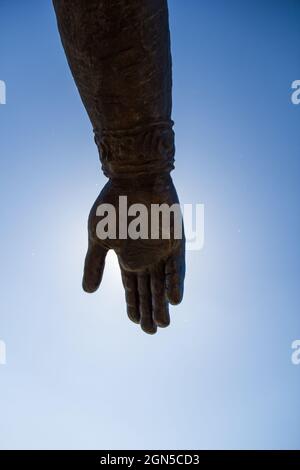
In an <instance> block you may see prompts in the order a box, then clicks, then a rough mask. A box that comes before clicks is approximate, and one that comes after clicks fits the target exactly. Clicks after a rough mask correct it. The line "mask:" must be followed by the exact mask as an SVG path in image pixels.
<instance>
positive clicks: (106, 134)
mask: <svg viewBox="0 0 300 470" xmlns="http://www.w3.org/2000/svg"><path fill="white" fill-rule="evenodd" d="M173 124H174V123H173V121H171V120H169V121H160V122H155V123H152V124H146V125H140V126H137V127H135V128H131V129H124V130H107V129H102V130H101V131H99V130H97V129H95V130H94V133H95V142H96V145H97V147H98V150H99V156H100V161H101V164H102V170H103V172H104V174H105V175H106V176H107V177H109V178H111V179H112V180H114V179H119V180H120V179H121V180H125V179H129V180H135V179H137V177H138V178H141V177H143V176H145V177H146V180H147V181H148V180H149V178H151V177H152V178H153V179H156V178H157V177H158V176H160V175H168V174H169V173H170V172H171V171H172V170H173V168H174V154H175V145H174V131H173V129H172V127H173Z"/></svg>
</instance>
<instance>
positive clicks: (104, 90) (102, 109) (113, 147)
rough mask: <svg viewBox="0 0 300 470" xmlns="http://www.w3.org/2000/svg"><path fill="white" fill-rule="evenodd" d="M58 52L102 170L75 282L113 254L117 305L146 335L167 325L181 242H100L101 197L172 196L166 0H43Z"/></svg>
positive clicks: (181, 271)
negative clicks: (119, 288) (120, 290)
mask: <svg viewBox="0 0 300 470" xmlns="http://www.w3.org/2000/svg"><path fill="white" fill-rule="evenodd" d="M53 4H54V8H55V12H56V16H57V22H58V29H59V32H60V36H61V40H62V44H63V47H64V50H65V53H66V56H67V60H68V63H69V66H70V69H71V72H72V75H73V77H74V80H75V83H76V85H77V88H78V90H79V93H80V96H81V99H82V101H83V104H84V106H85V108H86V111H87V113H88V115H89V117H90V120H91V123H92V126H93V129H94V135H95V142H96V144H97V147H98V149H99V155H100V160H101V164H102V169H103V172H104V174H105V175H106V176H107V177H108V178H109V180H108V182H107V184H106V185H105V186H104V188H103V190H102V191H101V193H100V195H99V196H98V198H97V200H96V201H95V203H94V205H93V207H92V209H91V212H90V216H89V222H88V234H89V247H88V251H87V255H86V260H85V267H84V276H83V288H84V290H85V291H87V292H94V291H95V290H96V289H97V288H98V287H99V285H100V283H101V279H102V275H103V270H104V264H105V257H106V254H107V251H108V250H109V249H113V250H114V251H115V252H116V254H117V256H118V260H119V265H120V269H121V274H122V281H123V285H124V289H125V296H126V303H127V313H128V316H129V318H130V319H131V320H132V321H134V322H135V323H140V325H141V327H142V329H143V330H144V331H145V332H146V333H150V334H151V333H155V332H156V330H157V327H165V326H167V325H169V322H170V317H169V309H168V304H169V303H171V304H178V303H179V302H181V300H182V296H183V283H184V275H185V240H184V236H183V238H182V239H180V240H177V239H174V237H171V238H170V239H169V240H166V239H162V238H160V239H158V240H154V239H148V240H142V239H138V240H133V239H130V238H128V239H119V238H117V239H115V240H105V241H104V240H100V239H99V238H98V237H97V234H96V226H97V223H98V221H99V217H97V216H96V209H97V207H98V206H99V205H100V204H102V203H110V204H113V205H114V206H115V207H116V208H118V198H119V196H120V195H126V196H127V198H128V204H134V203H142V204H145V205H146V206H147V207H149V208H150V206H151V204H163V203H164V204H168V205H169V206H170V205H172V204H173V203H178V197H177V194H176V190H175V187H174V185H173V182H172V179H171V176H170V172H171V170H172V169H173V168H174V154H175V146H174V132H173V121H172V120H171V110H172V63H171V52H170V33H169V23H168V5H167V1H166V0H53Z"/></svg>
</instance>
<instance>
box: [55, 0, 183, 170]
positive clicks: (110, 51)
mask: <svg viewBox="0 0 300 470" xmlns="http://www.w3.org/2000/svg"><path fill="white" fill-rule="evenodd" d="M53 3H54V7H55V11H56V15H57V20H58V27H59V31H60V35H61V39H62V43H63V46H64V49H65V52H66V55H67V59H68V62H69V65H70V68H71V71H72V74H73V77H74V80H75V82H76V85H77V87H78V90H79V93H80V96H81V98H82V101H83V103H84V105H85V108H86V110H87V112H88V115H89V117H90V120H91V122H92V125H93V128H94V132H95V140H96V143H97V145H98V148H99V151H100V157H101V161H102V166H103V170H104V172H105V173H106V175H107V176H110V177H114V176H124V177H128V176H131V175H133V174H134V175H136V174H149V173H162V172H164V171H166V172H169V171H170V170H171V169H172V168H173V157H174V134H173V131H172V124H173V123H172V121H171V108H172V94H171V93H172V71H171V67H172V66H171V52H170V35H169V24H168V8H167V1H166V0H130V1H129V0H89V1H86V0H53Z"/></svg>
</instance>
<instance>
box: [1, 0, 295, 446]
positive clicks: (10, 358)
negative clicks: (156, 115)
mask: <svg viewBox="0 0 300 470" xmlns="http://www.w3.org/2000/svg"><path fill="white" fill-rule="evenodd" d="M169 10H170V27H171V39H172V55H173V82H174V87H173V118H174V120H175V123H176V125H175V131H176V149H177V152H176V170H175V172H174V174H173V176H174V182H175V184H176V187H177V189H178V193H179V196H180V199H181V202H182V203H203V204H204V205H205V245H204V248H203V250H202V251H200V252H189V253H187V278H186V290H185V298H184V301H183V303H182V304H181V305H180V306H178V307H176V308H172V311H171V321H172V324H171V327H170V328H168V329H166V330H163V331H160V332H159V334H157V335H155V336H153V337H152V336H151V337H149V336H147V335H145V334H143V333H142V332H141V331H140V330H139V328H138V327H136V326H135V325H134V324H132V323H131V322H129V321H128V319H127V317H126V313H125V304H124V299H123V291H122V287H121V281H120V276H119V273H118V269H117V266H116V260H115V258H114V257H113V255H111V256H109V260H108V262H107V266H106V271H105V274H104V280H103V285H102V287H101V289H100V290H99V292H97V293H96V294H94V295H88V294H85V293H84V292H83V291H82V290H81V276H82V265H83V260H84V254H85V250H86V245H87V240H86V222H87V216H88V213H89V210H90V207H91V205H92V203H93V201H94V200H95V198H96V196H97V194H98V193H99V191H100V189H101V187H102V186H103V185H104V183H105V177H104V176H103V175H102V173H101V171H100V165H99V162H98V155H97V149H96V147H95V145H94V143H93V138H92V132H91V125H90V123H89V121H88V118H87V116H86V113H85V110H84V108H83V106H82V104H81V101H80V98H79V96H78V93H77V90H76V87H75V85H74V83H73V81H72V78H71V75H70V72H69V69H68V67H67V63H66V59H65V56H64V53H63V50H62V47H61V44H60V40H59V37H58V33H57V29H56V22H55V18H54V13H53V8H52V4H51V2H50V1H48V0H39V1H38V0H28V1H27V2H23V1H20V0H13V1H12V0H1V2H0V31H1V32H0V80H5V82H6V86H7V104H6V105H5V106H3V105H1V106H0V135H1V139H0V154H1V159H0V211H1V218H2V223H1V232H0V234H1V235H0V236H1V247H0V251H1V260H2V270H1V274H0V276H1V287H2V289H1V297H0V340H4V341H5V343H6V347H7V364H6V365H5V366H0V416H1V424H0V447H1V448H2V449H10V448H12V449H15V448H25V449H30V448H35V449H38V448H71V449H73V448H74V449H76V448H99V449H101V448H109V449H113V448H121V449H127V448H146V449H147V448H148V449H151V448H156V449H161V448H169V449H171V448H172V449H176V448H187V449H201V448H208V449H215V448H224V449H231V448H271V449H272V448H299V419H300V411H299V410H300V407H299V391H300V366H295V365H293V364H292V362H291V354H292V350H291V343H292V341H293V340H295V339H300V312H299V303H300V302H299V274H300V267H299V259H300V257H299V255H300V253H299V251H300V250H299V225H300V224H299V208H298V203H299V202H298V201H299V195H300V194H299V193H300V189H299V177H300V161H299V150H300V148H299V147H300V144H299V138H298V136H299V119H300V105H299V106H295V105H293V104H292V103H291V93H292V91H291V83H292V82H293V81H294V80H296V79H300V61H299V54H298V48H299V43H300V31H299V20H300V4H299V2H298V1H297V0H285V1H279V0H272V1H271V0H264V1H261V0H260V1H259V0H252V1H251V2H250V1H249V2H247V1H244V2H240V1H237V0H228V1H226V2H225V1H223V0H201V1H198V0H197V1H196V0H185V1H182V0H169Z"/></svg>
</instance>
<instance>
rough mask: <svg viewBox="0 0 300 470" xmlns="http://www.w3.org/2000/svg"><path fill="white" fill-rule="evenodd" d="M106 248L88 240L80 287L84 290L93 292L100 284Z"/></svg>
mask: <svg viewBox="0 0 300 470" xmlns="http://www.w3.org/2000/svg"><path fill="white" fill-rule="evenodd" d="M107 251H108V250H107V249H106V248H104V247H103V246H101V245H99V244H98V243H97V244H96V243H94V242H92V241H89V247H88V250H87V254H86V257H85V263H84V272H83V280H82V287H83V290H85V292H90V293H91V292H95V291H96V290H97V289H98V287H99V286H100V284H101V281H102V276H103V271H104V265H105V257H106V255H107Z"/></svg>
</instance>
